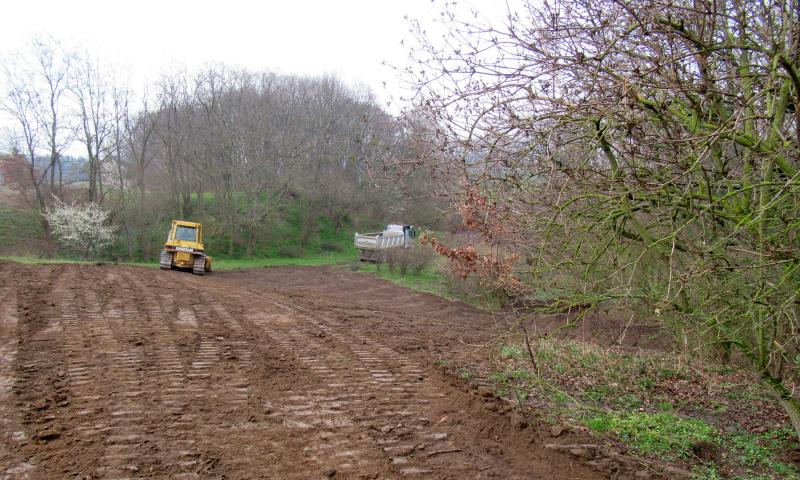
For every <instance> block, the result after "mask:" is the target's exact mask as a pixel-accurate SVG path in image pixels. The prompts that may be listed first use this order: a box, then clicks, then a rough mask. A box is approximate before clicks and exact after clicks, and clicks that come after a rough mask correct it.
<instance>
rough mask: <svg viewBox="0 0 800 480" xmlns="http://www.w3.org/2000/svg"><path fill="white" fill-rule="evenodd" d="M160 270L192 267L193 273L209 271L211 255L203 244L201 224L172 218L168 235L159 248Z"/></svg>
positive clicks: (198, 273)
mask: <svg viewBox="0 0 800 480" xmlns="http://www.w3.org/2000/svg"><path fill="white" fill-rule="evenodd" d="M159 266H160V267H161V270H172V269H192V273H193V274H195V275H204V274H205V273H206V272H210V271H211V257H209V256H208V255H206V252H205V248H204V245H203V226H202V225H201V224H199V223H195V222H187V221H184V220H173V221H172V227H171V228H170V230H169V236H168V237H167V241H166V243H165V244H164V249H163V250H161V262H160V264H159Z"/></svg>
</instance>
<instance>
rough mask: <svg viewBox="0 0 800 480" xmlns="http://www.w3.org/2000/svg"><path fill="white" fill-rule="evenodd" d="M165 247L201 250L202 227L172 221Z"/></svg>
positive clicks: (195, 224) (180, 221)
mask: <svg viewBox="0 0 800 480" xmlns="http://www.w3.org/2000/svg"><path fill="white" fill-rule="evenodd" d="M167 245H174V246H177V247H190V248H198V249H202V248H203V226H202V225H201V224H199V223H194V222H185V221H183V220H173V221H172V228H171V229H170V231H169V236H168V237H167Z"/></svg>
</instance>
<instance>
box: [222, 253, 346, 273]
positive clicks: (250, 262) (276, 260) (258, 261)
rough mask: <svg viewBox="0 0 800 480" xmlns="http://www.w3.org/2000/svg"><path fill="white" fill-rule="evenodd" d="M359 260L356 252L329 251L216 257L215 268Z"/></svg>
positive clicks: (300, 264)
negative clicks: (272, 255) (315, 253)
mask: <svg viewBox="0 0 800 480" xmlns="http://www.w3.org/2000/svg"><path fill="white" fill-rule="evenodd" d="M355 260H357V255H356V254H355V252H329V253H322V254H318V255H308V256H304V257H271V258H243V259H229V258H223V259H216V258H215V259H214V263H213V268H214V270H218V271H225V270H238V269H242V268H262V267H283V266H298V267H312V266H321V265H338V264H342V263H348V262H353V261H355Z"/></svg>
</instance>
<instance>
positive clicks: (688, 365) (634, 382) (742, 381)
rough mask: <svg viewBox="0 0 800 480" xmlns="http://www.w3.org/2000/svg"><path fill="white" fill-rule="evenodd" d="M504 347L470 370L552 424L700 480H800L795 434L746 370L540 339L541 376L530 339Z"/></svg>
mask: <svg viewBox="0 0 800 480" xmlns="http://www.w3.org/2000/svg"><path fill="white" fill-rule="evenodd" d="M505 341H506V343H504V344H500V345H498V346H496V347H495V353H494V355H492V356H491V357H490V358H491V362H490V363H489V364H486V365H484V366H483V367H474V366H473V367H472V371H473V372H475V373H476V375H477V376H478V377H482V378H485V379H487V380H489V381H490V382H491V383H492V384H493V387H494V389H495V390H496V391H497V392H498V394H499V395H504V396H509V397H510V398H511V399H512V400H513V396H512V394H513V393H517V394H518V393H519V392H524V393H525V397H526V398H530V400H531V403H529V405H530V406H531V408H535V409H536V411H537V412H540V413H541V414H543V415H550V416H553V417H555V418H556V420H554V423H561V424H571V425H584V426H587V427H589V428H590V429H591V430H592V431H594V432H597V433H602V434H603V435H604V436H607V437H611V438H615V439H617V440H619V441H621V442H622V443H625V444H626V445H627V446H628V447H629V448H630V451H631V452H635V454H636V455H638V456H640V457H642V458H643V459H645V458H647V459H648V460H646V461H654V462H656V464H658V463H660V462H664V461H667V462H679V463H681V464H683V465H684V466H685V468H686V469H687V470H691V471H692V475H693V476H694V477H693V478H709V479H710V478H738V479H741V480H755V479H764V480H767V479H777V478H781V479H783V478H787V479H788V478H795V479H800V476H799V472H798V469H797V467H796V465H794V464H792V463H791V462H789V461H788V460H787V459H784V458H783V456H784V454H785V452H787V451H791V450H792V449H795V448H798V442H797V439H796V438H795V436H794V431H793V430H792V429H791V427H788V426H786V424H785V420H784V419H783V418H782V417H781V416H780V414H779V413H777V412H779V410H776V409H775V406H776V405H775V400H773V399H771V398H770V397H769V396H768V395H766V393H765V391H764V387H763V385H761V384H760V383H759V382H758V379H756V378H754V377H753V376H752V374H750V373H749V372H747V371H746V370H741V369H736V370H732V369H730V368H726V369H720V368H718V367H717V366H715V365H713V364H710V363H709V362H708V361H707V359H697V361H694V359H691V358H686V357H685V356H681V355H678V354H671V353H666V352H656V351H631V350H630V349H626V348H622V347H603V346H600V345H596V344H593V343H588V342H580V341H573V340H566V339H559V338H537V339H532V341H531V343H532V345H531V347H532V349H533V351H534V352H535V356H536V359H537V368H536V370H535V371H533V370H531V369H530V362H529V361H528V358H527V354H525V355H522V353H523V352H526V350H525V348H524V346H523V345H524V344H523V339H522V338H521V337H516V338H513V337H512V338H510V339H507V340H505ZM732 431H735V432H737V433H728V432H732ZM753 432H764V433H753Z"/></svg>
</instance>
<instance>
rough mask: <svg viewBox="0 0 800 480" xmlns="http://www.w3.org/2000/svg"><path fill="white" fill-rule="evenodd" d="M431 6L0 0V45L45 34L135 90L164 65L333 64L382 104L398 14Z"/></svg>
mask: <svg viewBox="0 0 800 480" xmlns="http://www.w3.org/2000/svg"><path fill="white" fill-rule="evenodd" d="M497 3H498V4H499V5H502V3H501V2H497ZM437 10H438V6H434V5H432V3H431V0H371V1H370V0H328V1H324V0H285V1H271V0H262V1H245V0H227V1H219V0H217V1H214V2H211V1H207V0H194V1H188V0H161V1H157V0H156V1H154V0H137V1H127V2H121V1H117V0H60V1H59V0H52V1H46V0H24V1H14V2H7V4H4V5H3V17H4V18H3V20H4V21H3V27H2V28H0V54H2V55H5V54H8V52H9V51H14V50H16V49H20V48H22V47H23V45H24V44H26V43H27V42H28V41H29V39H30V38H31V37H32V36H33V35H37V34H38V35H41V34H44V35H50V36H53V37H55V38H57V39H59V40H64V41H66V42H67V43H78V44H81V45H84V46H86V47H88V48H89V50H90V51H92V52H94V53H96V54H97V55H98V56H99V57H100V58H101V59H104V60H111V61H114V62H115V63H118V64H122V65H124V66H125V67H126V71H128V72H130V73H129V75H130V85H131V86H132V87H133V88H134V90H139V89H140V86H141V85H142V84H143V83H144V82H145V81H146V80H151V79H153V78H155V77H156V76H157V75H158V73H159V72H162V71H165V70H169V69H170V68H176V67H177V68H180V67H182V66H186V67H187V68H188V69H189V70H193V69H196V68H199V67H202V66H203V65H204V64H206V63H209V62H221V63H224V64H226V65H230V66H234V67H246V68H249V69H254V70H255V69H269V70H272V71H277V72H282V73H297V74H325V73H335V74H337V75H338V76H339V77H340V78H342V79H343V80H345V81H346V82H348V83H354V82H361V83H364V84H366V85H368V86H370V87H371V88H372V90H373V91H374V92H375V94H376V96H377V98H378V99H379V101H381V103H382V104H385V103H386V102H387V101H389V100H391V98H392V97H394V98H395V100H396V99H397V97H398V95H399V94H400V93H401V92H400V90H399V82H398V80H397V78H396V75H395V74H393V72H392V70H390V69H388V68H386V67H382V66H381V63H382V62H383V61H387V62H389V63H392V64H396V65H399V64H403V63H404V62H405V60H406V50H405V49H404V47H403V46H402V45H401V44H400V42H401V40H402V39H403V38H408V37H409V35H408V33H407V32H408V23H407V22H406V20H404V18H403V16H404V15H409V16H411V17H415V18H422V19H425V18H432V16H433V15H434V13H435V11H437ZM383 82H386V87H384V84H383Z"/></svg>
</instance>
